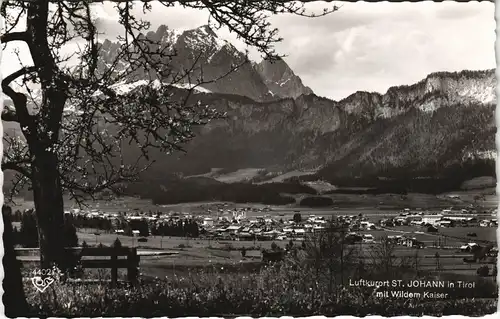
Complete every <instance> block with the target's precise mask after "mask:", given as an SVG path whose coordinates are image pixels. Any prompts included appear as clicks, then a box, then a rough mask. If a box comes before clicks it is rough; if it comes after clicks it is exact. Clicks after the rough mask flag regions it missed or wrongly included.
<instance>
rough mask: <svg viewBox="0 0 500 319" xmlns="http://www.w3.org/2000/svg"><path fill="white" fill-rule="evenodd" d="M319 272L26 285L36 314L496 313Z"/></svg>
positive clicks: (292, 267)
mask: <svg viewBox="0 0 500 319" xmlns="http://www.w3.org/2000/svg"><path fill="white" fill-rule="evenodd" d="M331 283H332V281H331V280H330V281H329V280H327V278H326V277H325V274H324V273H323V274H320V275H318V273H317V271H315V270H314V269H313V268H308V267H304V266H302V265H299V264H297V263H294V262H293V261H286V262H284V263H283V265H282V266H281V267H280V268H277V267H272V266H268V267H265V268H263V269H262V270H260V272H258V273H251V274H238V273H231V274H228V273H225V272H224V271H223V270H222V269H217V268H216V267H215V266H214V268H213V269H210V270H201V271H197V272H191V273H187V274H183V275H180V276H177V275H174V276H171V277H170V276H169V277H166V278H151V279H150V278H143V279H141V282H140V284H139V285H138V286H136V287H119V288H110V287H109V286H108V285H107V284H106V283H101V284H85V285H82V284H74V283H63V282H62V281H58V282H55V283H54V284H53V285H51V286H50V287H49V288H48V289H47V290H46V291H45V292H43V293H40V292H38V291H36V290H34V289H33V287H32V286H31V285H29V284H28V283H27V284H25V288H26V293H27V299H28V302H29V304H30V306H31V307H32V309H31V312H32V314H33V316H37V317H48V316H57V317H75V316H78V317H95V316H113V317H120V316H123V317H125V316H135V317H160V316H168V317H186V316H199V317H206V316H222V315H235V316H238V315H251V316H254V317H257V316H258V317H260V316H283V315H288V316H309V315H325V316H328V317H330V316H336V315H353V316H366V315H382V316H397V315H414V316H420V315H431V316H442V315H458V314H460V315H465V316H483V315H486V314H492V313H495V312H496V310H497V300H493V299H467V300H465V299H462V300H446V301H436V300H430V301H423V300H415V299H414V300H411V299H400V300H394V299H391V298H387V299H383V298H376V297H375V296H374V295H373V294H371V293H370V292H369V291H368V290H363V289H362V288H355V287H348V288H343V289H342V288H339V287H340V285H338V284H333V285H332V284H331Z"/></svg>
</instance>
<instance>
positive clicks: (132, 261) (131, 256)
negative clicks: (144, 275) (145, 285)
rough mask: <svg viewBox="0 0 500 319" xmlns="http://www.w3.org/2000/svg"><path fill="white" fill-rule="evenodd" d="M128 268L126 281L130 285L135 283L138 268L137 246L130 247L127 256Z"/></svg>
mask: <svg viewBox="0 0 500 319" xmlns="http://www.w3.org/2000/svg"><path fill="white" fill-rule="evenodd" d="M127 262H128V269H127V277H128V281H129V282H130V283H131V284H132V285H136V284H137V277H138V268H139V256H138V255H137V248H130V250H129V252H128V256H127Z"/></svg>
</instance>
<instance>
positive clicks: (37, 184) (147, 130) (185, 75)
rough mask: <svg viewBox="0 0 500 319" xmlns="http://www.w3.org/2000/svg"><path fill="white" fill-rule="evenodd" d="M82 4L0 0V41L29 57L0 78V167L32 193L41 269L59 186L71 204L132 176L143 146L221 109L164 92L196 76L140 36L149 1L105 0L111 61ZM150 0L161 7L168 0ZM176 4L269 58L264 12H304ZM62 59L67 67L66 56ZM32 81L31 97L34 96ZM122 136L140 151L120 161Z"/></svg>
mask: <svg viewBox="0 0 500 319" xmlns="http://www.w3.org/2000/svg"><path fill="white" fill-rule="evenodd" d="M92 2H98V1H67V2H63V1H54V0H37V1H27V0H7V1H4V2H3V3H2V7H1V12H2V16H3V18H4V19H5V24H6V26H5V31H4V32H3V34H2V36H1V42H2V43H4V45H7V46H8V45H9V44H10V43H11V42H14V41H21V42H24V43H25V44H27V46H28V48H29V52H30V55H31V58H32V62H33V63H32V64H31V65H28V64H27V63H23V66H22V67H21V68H20V69H19V70H17V71H16V72H14V73H12V74H9V75H6V76H5V77H4V79H3V80H2V90H3V93H4V94H5V95H6V96H7V97H8V98H10V100H11V101H12V107H6V108H5V109H4V110H3V112H2V120H3V121H4V122H14V123H16V124H18V125H19V127H20V129H21V131H22V136H19V135H14V136H13V135H6V136H5V137H4V145H5V150H4V157H3V160H2V169H3V170H12V171H14V172H15V173H16V180H15V183H14V185H15V187H14V188H13V191H14V193H15V191H16V190H18V189H19V187H21V186H24V185H29V186H30V187H31V189H32V191H33V195H34V202H35V208H36V214H37V219H38V223H39V225H38V226H39V236H40V251H41V256H42V264H43V265H44V267H45V266H48V265H49V264H51V263H53V262H55V263H59V262H60V260H58V258H59V257H58V256H61V255H62V254H61V253H60V249H61V247H60V241H59V240H58V237H57V234H58V229H60V228H61V227H62V224H63V218H62V216H63V194H64V193H68V194H70V195H71V196H72V197H73V198H74V199H76V200H79V201H80V202H81V201H82V200H83V199H84V198H85V197H84V196H85V195H92V194H95V193H96V192H99V191H102V190H105V189H113V188H114V187H116V185H118V184H120V183H123V182H127V181H133V180H135V179H136V178H137V176H138V174H139V173H140V172H142V171H144V170H146V169H147V168H148V167H149V166H150V165H151V161H148V159H149V158H148V152H149V151H150V150H151V149H160V150H161V151H163V152H167V153H168V152H172V151H177V150H182V145H183V144H184V143H186V142H187V141H189V140H190V139H192V138H193V136H194V134H193V130H192V129H193V126H195V125H203V124H204V123H206V122H207V121H209V120H211V119H215V118H220V117H221V116H222V115H223V114H220V113H218V112H216V111H215V110H214V109H212V108H210V106H206V105H200V104H199V103H197V101H196V100H195V99H192V98H191V97H192V96H191V94H186V95H184V96H182V98H181V99H179V97H178V96H176V97H174V96H173V94H172V91H171V85H172V84H173V83H176V82H177V83H178V82H182V83H186V82H188V83H191V84H192V86H191V89H190V92H192V90H194V87H195V86H198V85H201V84H203V83H204V79H203V78H202V77H198V78H196V79H192V78H190V77H191V75H192V74H193V69H189V70H183V71H182V72H174V71H173V70H174V68H172V65H171V63H172V58H173V57H174V56H175V54H176V52H175V50H173V49H172V48H171V47H169V46H165V45H162V43H159V42H155V41H154V40H152V39H149V38H147V37H145V36H144V35H143V33H144V32H145V31H147V30H148V28H149V27H150V24H149V23H148V22H147V21H144V20H141V19H139V18H137V17H136V16H135V15H134V13H133V12H134V11H133V9H134V7H136V6H137V5H142V6H143V10H144V11H148V10H151V4H150V2H143V3H141V2H140V1H137V2H134V1H114V2H115V9H116V11H117V13H118V15H119V17H120V19H119V23H120V25H121V27H122V30H123V35H122V36H120V37H119V38H118V40H119V48H117V50H116V52H115V56H114V58H113V61H112V62H111V63H102V62H101V60H100V52H101V49H102V44H101V43H100V42H99V41H98V38H99V34H98V31H97V27H96V21H95V17H94V16H93V15H92V6H93V5H94V4H92ZM159 2H160V3H161V4H163V5H164V6H166V7H171V6H173V5H174V4H175V3H176V2H175V1H159ZM181 5H182V6H184V7H189V8H196V9H205V10H208V11H209V12H210V23H211V25H212V26H213V27H214V28H219V27H222V26H226V27H228V28H229V30H230V31H231V32H233V33H236V35H237V36H238V37H239V38H240V39H242V40H243V41H244V42H245V43H246V44H248V45H251V46H253V47H255V48H257V49H258V50H259V51H260V52H261V53H262V54H263V55H264V56H265V57H269V58H274V57H276V56H277V53H276V52H275V50H274V44H275V43H276V42H279V41H281V38H279V36H278V32H277V30H276V29H273V28H272V27H271V25H270V23H269V21H268V17H269V15H270V14H278V13H293V14H299V15H307V14H308V13H307V12H306V11H305V10H304V8H303V5H301V4H300V3H295V2H287V1H255V2H249V1H232V2H220V1H181ZM336 9H337V8H336V7H333V8H331V9H325V11H324V12H322V13H321V14H322V15H324V14H328V13H329V12H333V11H335V10H336ZM24 25H25V27H23V26H24ZM72 43H78V44H79V49H78V50H76V51H75V52H74V53H73V54H72V55H70V56H65V55H64V54H63V49H64V47H65V46H67V45H69V44H72ZM70 59H76V60H77V61H78V63H77V65H76V66H75V65H74V64H70V63H68V61H69V60H70ZM21 62H23V61H21ZM242 63H246V61H243V62H242ZM195 67H199V66H197V65H196V64H195V65H193V68H195ZM237 68H238V66H237V65H236V66H233V67H232V68H231V69H229V70H227V73H230V72H233V71H234V70H236V69H237ZM201 73H202V72H201ZM139 75H142V77H144V76H146V78H147V80H146V83H144V85H142V86H140V87H138V88H137V89H135V90H133V91H132V92H130V93H129V94H124V95H122V94H120V92H117V91H116V90H115V89H114V86H115V85H116V84H119V83H123V81H127V80H128V81H130V80H131V79H137V78H138V77H139ZM212 80H213V79H212ZM19 86H21V87H22V89H20V88H19ZM34 86H35V87H36V89H37V90H38V92H39V94H34V89H33V87H34ZM69 108H71V110H70V111H69V110H68V109H69ZM125 143H128V144H134V145H135V146H137V148H138V149H139V150H140V151H141V152H140V156H138V158H136V159H135V160H133V161H126V160H125V159H124V157H123V154H122V150H123V146H124V145H125ZM143 159H146V161H144V160H143Z"/></svg>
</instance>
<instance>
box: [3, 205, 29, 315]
mask: <svg viewBox="0 0 500 319" xmlns="http://www.w3.org/2000/svg"><path fill="white" fill-rule="evenodd" d="M11 212H12V211H11V209H10V207H7V206H3V207H2V215H3V225H4V232H3V244H4V249H5V255H4V257H3V267H4V271H5V276H4V279H3V290H4V294H3V297H2V299H3V304H4V306H5V315H6V316H7V317H10V318H15V317H30V316H29V314H28V312H29V308H28V302H27V301H26V295H25V294H24V288H23V280H22V275H21V264H20V262H19V261H18V260H17V259H16V253H15V251H14V238H13V236H12V235H13V232H12V221H11V216H10V214H11Z"/></svg>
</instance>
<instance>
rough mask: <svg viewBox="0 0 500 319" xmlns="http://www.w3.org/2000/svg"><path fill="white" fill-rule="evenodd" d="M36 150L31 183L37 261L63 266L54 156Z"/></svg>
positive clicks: (46, 265)
mask: <svg viewBox="0 0 500 319" xmlns="http://www.w3.org/2000/svg"><path fill="white" fill-rule="evenodd" d="M37 153H38V154H36V156H35V160H34V162H33V164H34V165H33V175H32V185H33V195H34V202H35V210H36V217H37V224H38V238H39V243H40V263H41V267H42V268H44V269H46V268H51V267H52V266H54V265H57V266H58V267H59V268H60V269H64V267H65V258H64V241H63V240H62V238H61V235H62V231H63V229H64V205H63V196H62V188H61V180H60V178H59V172H58V170H57V156H56V154H54V153H52V152H48V151H46V150H41V151H39V152H37Z"/></svg>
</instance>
